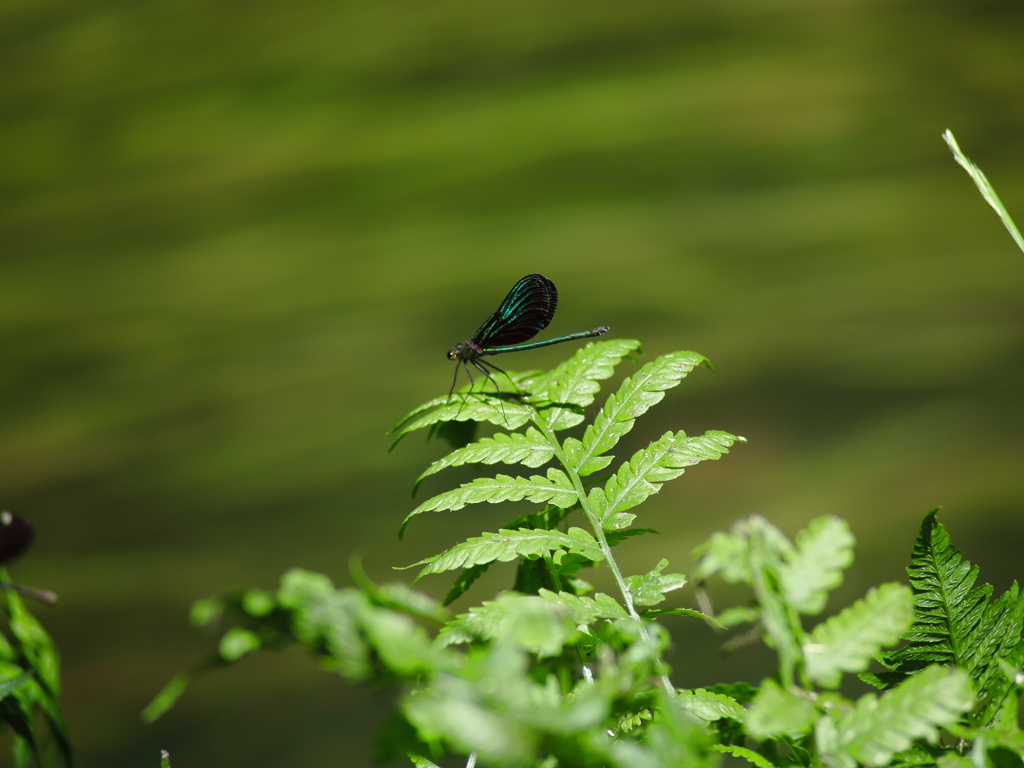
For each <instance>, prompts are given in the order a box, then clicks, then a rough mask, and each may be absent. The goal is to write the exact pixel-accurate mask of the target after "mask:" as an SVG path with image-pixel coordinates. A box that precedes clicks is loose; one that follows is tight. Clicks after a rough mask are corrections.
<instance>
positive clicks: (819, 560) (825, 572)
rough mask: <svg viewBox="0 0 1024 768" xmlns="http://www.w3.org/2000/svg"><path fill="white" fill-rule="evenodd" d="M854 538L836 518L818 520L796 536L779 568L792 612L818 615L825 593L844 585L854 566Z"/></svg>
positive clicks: (842, 521) (824, 599)
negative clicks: (793, 544) (847, 574)
mask: <svg viewBox="0 0 1024 768" xmlns="http://www.w3.org/2000/svg"><path fill="white" fill-rule="evenodd" d="M854 543H855V542H854V538H853V534H852V533H850V526H849V525H847V524H846V522H845V521H844V520H840V519H839V518H838V517H832V516H828V517H819V518H817V519H816V520H812V521H811V522H810V524H808V526H807V527H806V528H804V529H803V530H801V531H800V532H799V533H798V534H797V536H796V548H795V551H794V552H793V553H792V554H791V555H790V556H789V557H788V558H787V560H786V562H785V563H784V564H783V565H782V566H781V567H780V568H779V582H780V583H781V586H782V593H783V595H784V596H785V598H786V602H788V603H789V605H790V607H791V608H793V610H796V611H800V612H801V613H808V614H817V613H821V612H822V610H824V608H825V602H826V601H827V599H828V593H829V592H830V591H831V590H833V589H835V588H836V587H838V586H839V585H840V584H842V583H843V571H844V570H846V568H848V567H849V565H850V563H852V562H853V545H854Z"/></svg>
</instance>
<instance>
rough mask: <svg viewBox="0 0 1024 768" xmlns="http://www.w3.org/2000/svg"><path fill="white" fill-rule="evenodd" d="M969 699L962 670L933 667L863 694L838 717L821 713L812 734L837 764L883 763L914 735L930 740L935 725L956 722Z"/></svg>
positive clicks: (829, 760) (968, 685) (934, 735)
mask: <svg viewBox="0 0 1024 768" xmlns="http://www.w3.org/2000/svg"><path fill="white" fill-rule="evenodd" d="M973 701H974V694H973V692H972V690H971V681H970V679H969V678H968V676H967V674H966V673H965V672H964V671H963V670H959V669H954V670H949V669H945V668H944V667H941V666H938V665H935V666H931V667H928V668H927V669H925V670H923V671H921V672H920V673H919V674H917V675H915V676H914V677H911V678H909V679H907V680H905V681H904V682H903V683H901V684H900V685H899V686H898V687H896V688H894V689H892V690H890V691H888V692H886V693H884V694H882V695H881V696H876V695H875V694H873V693H869V694H865V695H864V696H862V697H861V698H860V699H858V700H857V703H856V705H855V707H854V709H853V710H852V711H851V712H849V713H847V714H846V715H844V716H843V717H841V718H839V720H838V721H832V720H831V718H830V717H828V716H826V717H823V718H822V719H821V720H820V721H819V727H818V728H817V729H816V733H815V736H816V740H817V744H818V749H819V751H820V752H821V754H822V757H823V758H824V759H825V761H826V762H827V763H828V764H829V765H834V766H838V768H846V766H852V765H855V764H856V763H860V764H862V765H867V766H880V765H885V764H886V763H888V762H889V760H890V758H892V756H893V755H894V754H895V753H896V752H900V751H902V750H904V749H907V748H908V747H909V746H910V745H911V743H912V742H913V741H914V740H915V739H925V740H926V741H928V742H930V743H933V744H934V743H935V742H936V740H937V739H938V729H939V728H942V727H946V726H948V725H952V724H953V723H955V722H956V721H957V720H958V719H959V717H960V715H961V713H963V712H964V711H966V710H967V709H969V708H970V707H971V704H972V703H973ZM854 761H855V762H854Z"/></svg>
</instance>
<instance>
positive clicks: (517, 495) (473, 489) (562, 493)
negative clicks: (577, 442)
mask: <svg viewBox="0 0 1024 768" xmlns="http://www.w3.org/2000/svg"><path fill="white" fill-rule="evenodd" d="M577 498H578V497H577V495H576V490H575V488H573V485H572V481H571V480H570V479H569V478H568V477H567V476H566V474H565V473H564V472H562V471H561V470H559V469H555V468H554V467H552V468H550V469H549V470H548V473H547V477H541V476H540V475H534V476H532V477H531V478H529V479H527V478H524V477H509V476H508V475H497V476H496V477H481V478H478V479H476V480H474V481H473V482H471V483H464V484H463V485H461V486H459V487H458V488H456V489H455V490H453V491H447V492H446V493H442V494H439V495H437V496H434V497H433V498H431V499H427V500H426V501H425V502H423V503H422V504H420V505H419V506H418V507H416V509H414V510H413V511H412V512H410V513H409V515H408V516H407V517H406V518H405V520H403V521H402V525H401V527H400V528H399V530H398V536H399V538H401V537H402V534H403V533H404V532H405V527H406V526H407V525H408V524H409V521H410V520H412V518H414V517H416V515H419V514H422V513H424V512H434V511H440V510H451V511H455V510H457V509H462V508H463V507H464V506H466V505H467V504H477V503H480V502H482V501H487V502H490V503H491V504H497V503H498V502H500V501H521V500H523V499H526V500H528V501H532V502H535V503H538V504H540V503H544V502H551V503H552V504H554V505H555V506H558V507H562V508H568V507H571V506H572V505H573V504H575V503H576V500H577Z"/></svg>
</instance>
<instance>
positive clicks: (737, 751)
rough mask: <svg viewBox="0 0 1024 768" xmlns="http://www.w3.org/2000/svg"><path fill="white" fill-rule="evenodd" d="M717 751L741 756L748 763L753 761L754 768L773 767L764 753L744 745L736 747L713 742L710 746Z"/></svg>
mask: <svg viewBox="0 0 1024 768" xmlns="http://www.w3.org/2000/svg"><path fill="white" fill-rule="evenodd" d="M712 749H715V750H717V751H719V752H725V753H726V754H727V755H732V756H733V757H741V758H743V759H744V760H746V761H747V762H748V763H753V764H754V765H755V766H756V768H775V764H774V763H773V762H772V761H771V760H769V759H768V758H767V757H765V756H764V755H762V754H760V753H758V752H755V751H754V750H752V749H747V748H746V747H736V746H731V745H726V744H715V745H713V746H712Z"/></svg>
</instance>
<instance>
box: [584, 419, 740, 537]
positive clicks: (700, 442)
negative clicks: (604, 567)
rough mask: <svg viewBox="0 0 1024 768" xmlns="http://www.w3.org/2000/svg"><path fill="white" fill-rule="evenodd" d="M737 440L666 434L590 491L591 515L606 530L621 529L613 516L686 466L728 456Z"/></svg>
mask: <svg viewBox="0 0 1024 768" xmlns="http://www.w3.org/2000/svg"><path fill="white" fill-rule="evenodd" d="M738 439H739V438H737V437H736V436H734V435H730V434H728V433H727V432H717V431H712V432H706V433H705V434H703V435H700V436H698V437H687V436H686V433H685V432H682V431H680V432H677V433H675V434H673V433H671V432H666V433H665V434H664V435H663V436H662V438H661V439H660V440H658V441H657V442H656V443H654V444H652V445H650V446H648V447H647V448H644V449H643V450H641V451H637V452H636V453H635V454H633V456H632V458H631V459H630V460H629V461H627V462H624V463H623V464H622V466H620V467H619V470H618V471H617V472H616V473H615V475H613V476H612V477H611V478H609V480H608V482H607V483H605V485H604V487H600V488H593V489H591V491H590V494H589V496H588V499H589V501H590V503H591V505H592V508H593V510H594V513H595V514H596V515H597V517H598V519H599V520H600V521H601V522H602V524H604V525H605V527H606V528H612V529H616V528H621V527H625V526H622V525H619V524H617V521H616V520H615V519H614V516H615V515H617V514H618V513H620V512H624V511H625V510H627V509H630V508H632V507H635V506H636V505H637V504H639V503H640V502H642V501H643V500H644V499H646V498H647V497H648V496H650V495H652V494H654V493H657V492H658V491H659V490H661V485H662V483H665V482H667V481H668V480H672V479H673V478H676V477H679V475H681V474H683V472H685V471H686V468H687V467H690V466H692V465H694V464H697V463H698V462H700V461H706V460H714V459H718V458H719V457H720V456H722V455H723V454H726V453H728V452H729V446H731V445H732V444H733V443H735V442H736V441H737V440H738Z"/></svg>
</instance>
